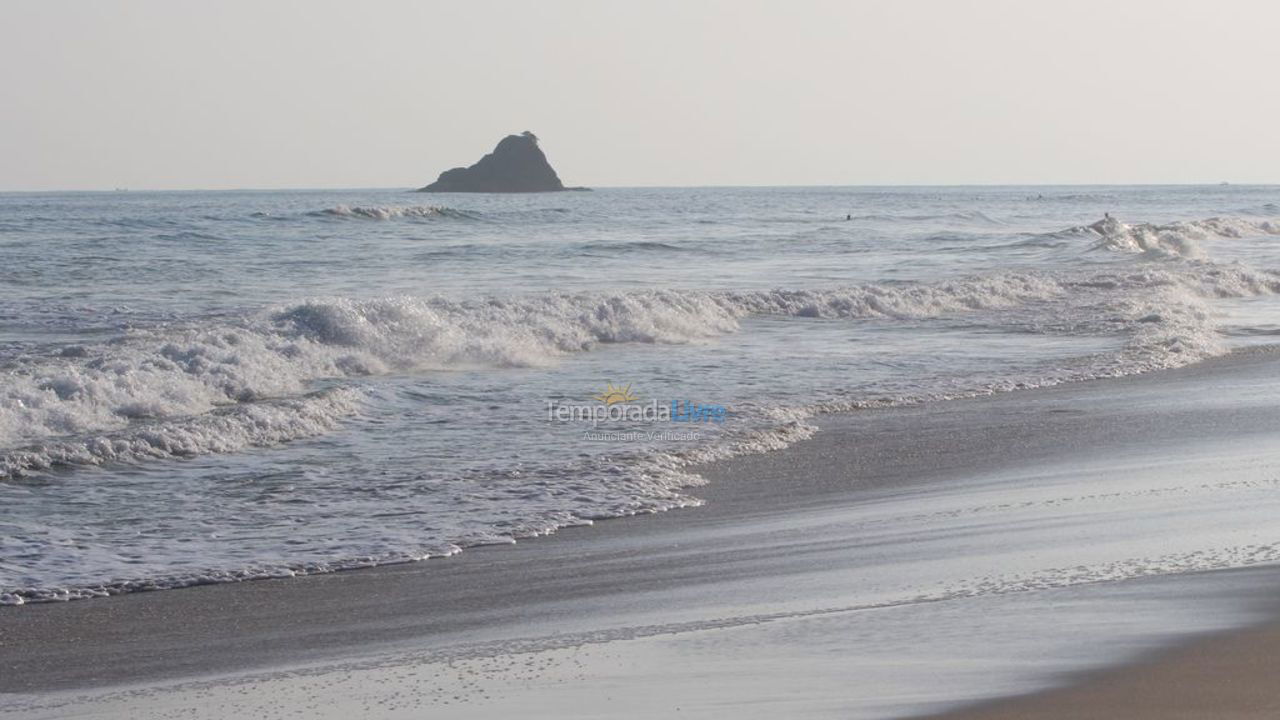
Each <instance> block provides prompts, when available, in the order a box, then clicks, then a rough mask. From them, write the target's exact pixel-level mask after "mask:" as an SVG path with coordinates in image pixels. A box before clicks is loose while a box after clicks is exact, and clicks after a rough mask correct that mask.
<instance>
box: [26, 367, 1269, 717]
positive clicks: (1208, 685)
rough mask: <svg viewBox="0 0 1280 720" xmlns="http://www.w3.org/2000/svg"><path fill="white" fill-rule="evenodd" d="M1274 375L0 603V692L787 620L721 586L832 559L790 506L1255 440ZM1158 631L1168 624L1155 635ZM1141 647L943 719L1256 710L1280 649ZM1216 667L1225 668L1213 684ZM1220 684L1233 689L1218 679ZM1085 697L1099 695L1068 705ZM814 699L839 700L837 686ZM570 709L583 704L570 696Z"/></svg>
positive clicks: (754, 583) (1137, 395) (1197, 382)
mask: <svg viewBox="0 0 1280 720" xmlns="http://www.w3.org/2000/svg"><path fill="white" fill-rule="evenodd" d="M1277 370H1280V353H1276V352H1274V351H1265V350H1264V351H1251V352H1245V353H1237V354H1235V355H1233V356H1230V357H1228V358H1223V359H1219V360H1215V361H1211V362H1208V363H1204V364H1201V365H1197V366H1193V367H1189V368H1184V369H1181V370H1176V371H1170V372H1165V373H1156V374H1151V375H1146V376H1139V377H1134V378H1125V379H1119V380H1104V381H1096V382H1089V383H1079V384H1073V385H1067V386H1060V387H1057V388H1050V389H1045V390H1034V391H1024V392H1019V393H1008V394H1002V395H996V396H991V397H984V398H977V399H972V400H964V401H954V402H948V403H938V404H932V405H927V406H918V407H910V408H897V409H888V410H877V411H868V412H863V413H855V414H850V415H844V416H832V417H828V418H823V419H822V420H821V425H822V427H823V432H821V433H819V434H818V435H817V436H816V437H815V438H813V439H811V440H808V441H804V442H801V443H798V444H797V445H795V446H793V447H792V448H789V449H787V450H785V451H781V452H777V453H772V454H769V455H763V456H750V457H742V458H736V459H733V460H730V461H726V462H722V463H717V464H715V465H713V466H710V467H707V468H704V469H702V472H703V474H704V475H706V476H707V477H708V478H709V479H710V480H711V483H710V484H709V485H708V486H706V487H702V488H695V489H694V494H696V495H698V496H699V497H702V498H705V499H706V500H707V501H708V502H707V505H706V506H704V507H701V508H697V509H691V510H684V511H676V512H669V513H663V514H659V515H653V516H641V517H634V518H624V519H619V520H611V521H608V522H603V523H599V524H597V525H596V526H594V527H590V528H577V529H570V530H565V531H562V532H561V533H559V534H557V535H555V536H553V537H549V538H540V539H536V540H530V541H524V542H521V543H519V544H517V545H515V546H500V547H490V548H477V549H471V550H468V551H466V552H464V553H463V554H461V555H460V556H456V557H454V558H449V559H445V560H432V561H427V562H425V563H416V564H410V565H401V566H388V567H383V568H375V569H371V570H360V571H351V572H344V573H337V574H332V575H323V576H313V577H307V578H298V579H289V580H267V581H258V582H250V583H238V584H230V585H213V586H204V587H197V588H189V589H184V590H174V591H163V592H153V593H138V594H132V595H125V596H118V597H113V598H107V599H99V600H88V601H77V602H72V603H66V604H44V605H29V606H25V607H18V608H0V693H21V694H23V697H24V698H26V699H30V698H32V697H35V698H39V697H40V696H41V694H48V693H58V692H60V691H76V692H81V691H86V690H89V689H93V688H112V687H122V686H150V685H157V684H163V683H166V682H170V681H179V680H184V679H189V678H201V677H206V678H207V677H215V676H231V675H235V674H240V673H245V672H250V671H265V670H270V669H273V668H287V667H296V666H303V665H308V664H324V663H337V662H344V661H348V660H352V659H359V658H366V657H371V656H375V655H378V654H381V653H393V652H400V651H421V650H423V649H424V648H425V649H432V648H448V647H452V646H455V645H459V644H476V643H496V644H501V643H511V642H513V639H518V638H529V637H535V638H536V637H546V638H552V637H562V636H567V635H570V634H572V633H573V632H574V631H576V630H583V631H590V632H593V633H597V634H599V633H603V632H606V631H607V632H615V631H617V632H621V629H625V628H635V627H640V626H642V625H643V626H644V627H659V628H660V629H659V631H656V632H655V633H653V634H663V635H670V634H673V633H674V634H679V633H681V632H685V630H686V626H687V627H688V628H692V629H700V628H708V627H710V628H714V627H722V626H724V627H730V626H735V623H737V624H739V625H752V624H759V622H760V621H757V620H754V619H752V618H754V617H757V616H756V615H752V613H757V612H761V608H762V607H764V608H766V609H768V610H769V611H770V612H773V611H776V613H775V614H776V615H778V616H783V615H785V614H786V613H787V612H789V611H790V610H789V608H790V606H789V605H788V604H787V598H786V595H785V594H780V595H778V598H781V599H778V598H775V599H773V600H771V601H770V602H772V603H773V605H772V606H768V605H767V604H766V603H765V602H764V601H763V600H760V599H759V598H757V597H754V596H751V595H749V594H747V595H736V594H734V593H736V592H738V589H739V588H743V587H746V588H758V587H773V586H786V585H787V584H788V583H789V582H791V577H792V575H793V574H794V573H798V572H799V571H800V569H807V570H808V571H815V570H821V569H822V568H823V567H825V566H826V565H825V564H826V563H830V562H831V558H832V557H836V555H832V554H830V553H832V552H833V551H832V546H833V545H839V543H841V542H845V540H843V539H841V538H839V537H829V538H823V539H822V545H821V547H818V546H816V544H815V547H812V548H804V547H797V546H795V545H791V546H785V545H783V546H780V544H779V543H780V541H779V540H778V537H780V536H781V534H782V533H783V532H784V531H785V528H786V527H787V526H788V525H789V524H790V523H791V522H792V521H793V519H796V518H803V517H808V515H807V514H813V513H826V512H829V511H830V509H831V508H837V509H838V508H840V507H844V506H849V505H853V504H856V503H860V502H866V501H868V500H869V499H870V500H874V499H875V498H876V497H877V496H878V495H880V494H882V493H889V492H892V493H899V494H900V493H902V492H911V491H912V490H911V489H912V488H914V487H920V488H927V487H934V486H936V485H937V484H938V483H946V482H949V481H952V480H953V479H956V478H962V477H972V476H981V475H984V474H989V473H999V472H1003V471H1005V470H1008V469H1010V468H1017V467H1026V466H1030V465H1037V464H1041V463H1049V462H1061V461H1068V462H1071V461H1073V460H1072V459H1073V458H1074V457H1076V456H1083V455H1085V454H1087V455H1088V456H1090V457H1107V456H1116V455H1119V456H1123V455H1125V453H1127V452H1129V451H1130V449H1131V448H1136V447H1142V448H1144V451H1146V452H1157V453H1158V452H1161V451H1162V448H1164V449H1167V450H1168V451H1169V452H1170V453H1174V452H1175V451H1178V452H1181V451H1184V450H1185V449H1186V448H1188V447H1189V446H1191V445H1193V444H1194V443H1196V442H1211V441H1214V440H1232V441H1237V440H1240V439H1241V438H1246V439H1247V438H1251V437H1252V438H1256V439H1258V440H1260V441H1264V442H1265V443H1268V444H1274V442H1275V438H1276V437H1277V436H1278V435H1280V405H1278V404H1277V403H1276V402H1274V400H1275V395H1276V393H1277V392H1278V390H1277V387H1276V386H1277V385H1280V383H1278V382H1277V380H1276V378H1277V377H1280V375H1277V372H1276V371H1277ZM836 549H837V550H838V549H839V548H838V547H837V548H836ZM806 553H808V555H806ZM832 572H833V573H836V572H838V570H832ZM1233 572H1236V571H1227V572H1226V573H1217V574H1216V575H1220V576H1222V577H1227V576H1229V575H1231V573H1233ZM819 574H820V573H819ZM1245 574H1246V575H1249V576H1250V577H1251V580H1250V582H1251V583H1253V586H1259V587H1262V588H1264V589H1265V588H1272V589H1273V588H1275V587H1277V586H1280V577H1277V576H1275V574H1274V573H1273V572H1272V571H1271V570H1269V569H1262V570H1255V571H1248V572H1247V573H1245ZM1215 582H1216V581H1215ZM1224 592H1226V591H1224ZM717 593H720V594H721V595H722V596H723V600H718V601H717V602H719V603H720V604H721V605H723V608H722V613H723V615H722V616H723V617H724V618H726V620H724V621H723V622H721V624H719V625H717V624H716V622H719V621H716V622H707V620H706V617H705V613H703V614H699V613H697V612H694V611H693V610H688V611H686V606H685V605H684V604H682V603H684V602H686V601H688V600H689V598H693V597H699V598H705V596H707V595H708V594H711V595H715V594H717ZM1267 595H1268V593H1267V592H1265V591H1259V593H1258V597H1255V598H1252V599H1251V600H1250V602H1251V603H1252V605H1253V607H1254V610H1255V611H1258V608H1262V607H1263V606H1265V607H1266V608H1268V609H1269V608H1270V607H1271V604H1270V603H1269V601H1268V598H1267ZM699 602H703V603H706V602H708V601H706V600H705V599H703V600H699ZM689 607H693V605H692V604H690V605H689ZM761 617H763V616H761ZM770 617H772V616H770ZM734 618H746V619H745V620H742V621H741V622H739V621H738V620H734ZM646 623H647V624H646ZM1237 624H1238V623H1237ZM624 626H625V627H624ZM646 632H647V631H646ZM1178 635H1180V633H1178V632H1173V631H1171V632H1170V633H1169V638H1168V639H1166V640H1165V641H1164V642H1165V644H1166V646H1167V644H1168V643H1169V642H1172V641H1173V640H1176V639H1177V636H1178ZM622 636H625V637H645V636H646V635H645V632H631V633H630V634H629V635H627V634H626V633H623V635H622ZM593 642H594V641H593ZM1143 647H1144V648H1145V651H1143V652H1138V651H1137V650H1133V651H1129V652H1126V653H1123V654H1124V657H1126V658H1129V659H1131V658H1133V657H1134V656H1136V655H1140V656H1141V657H1142V658H1143V659H1144V660H1143V661H1142V662H1139V663H1138V664H1136V665H1135V664H1130V665H1127V666H1126V667H1124V668H1122V669H1120V670H1114V671H1106V672H1102V673H1098V672H1093V673H1091V674H1088V675H1084V676H1081V675H1079V674H1078V673H1077V674H1074V675H1064V676H1062V678H1061V681H1073V682H1074V681H1078V680H1080V679H1081V678H1084V680H1083V684H1080V685H1078V686H1077V687H1075V688H1073V689H1067V690H1052V691H1048V692H1045V693H1043V694H1040V695H1032V696H1029V697H1025V698H1019V699H1015V700H1008V701H999V702H996V703H993V704H989V705H983V706H981V707H979V708H977V709H973V710H967V711H964V712H961V713H958V714H954V715H949V716H947V717H954V718H979V717H992V718H997V717H1093V716H1097V715H1096V714H1095V712H1094V711H1092V710H1086V709H1084V708H1087V707H1107V708H1109V710H1110V711H1111V712H1110V714H1111V715H1112V716H1116V717H1142V715H1141V714H1140V712H1139V711H1140V710H1149V709H1151V707H1152V706H1151V705H1149V704H1148V702H1155V700H1151V701H1148V700H1146V699H1144V698H1155V697H1168V698H1176V697H1179V696H1178V695H1175V694H1172V693H1173V692H1174V690H1175V689H1176V690H1177V691H1178V692H1183V693H1186V692H1192V691H1193V690H1194V689H1195V688H1196V687H1197V685H1196V683H1197V682H1198V683H1200V685H1201V686H1202V687H1203V688H1205V689H1204V691H1203V693H1202V694H1200V695H1198V697H1201V698H1202V699H1205V698H1209V699H1210V700H1205V702H1208V703H1209V705H1203V704H1202V705H1195V704H1194V703H1192V702H1190V701H1187V702H1180V703H1178V704H1177V709H1178V711H1180V712H1183V715H1177V714H1175V713H1174V712H1173V711H1172V710H1169V709H1167V708H1166V710H1165V711H1164V712H1162V713H1159V714H1156V715H1153V716H1158V717H1182V716H1187V717H1190V716H1193V715H1187V714H1186V712H1190V710H1189V709H1191V708H1196V707H1200V708H1204V707H1211V708H1212V710H1213V712H1214V715H1213V717H1242V718H1243V717H1264V716H1265V717H1274V716H1275V713H1274V712H1271V711H1264V710H1263V709H1260V708H1270V707H1274V702H1275V697H1276V696H1277V695H1280V691H1271V690H1269V688H1270V685H1269V684H1268V683H1267V682H1263V680H1264V679H1266V680H1269V678H1265V675H1264V673H1265V660H1266V659H1267V658H1268V657H1275V656H1276V653H1280V630H1278V629H1277V627H1276V626H1274V625H1269V626H1264V627H1262V629H1258V630H1250V631H1243V632H1242V631H1232V632H1229V633H1226V634H1222V635H1214V636H1213V637H1212V639H1209V640H1207V641H1204V642H1203V643H1201V644H1196V645H1193V646H1191V647H1190V648H1179V649H1176V650H1173V651H1161V652H1160V653H1157V654H1155V655H1153V654H1152V653H1153V652H1155V651H1154V650H1152V649H1151V648H1150V647H1149V646H1143ZM1153 657H1154V658H1156V659H1155V661H1154V662H1151V661H1150V659H1151V658H1153ZM1242 663H1243V664H1242ZM1202 665H1203V674H1202V673H1201V669H1200V668H1201V666H1202ZM783 672H785V671H783ZM1222 673H1231V675H1230V677H1231V682H1230V683H1228V682H1227V681H1226V680H1223V679H1221V678H1222V677H1223V676H1222ZM635 682H642V680H636V681H635ZM1237 686H1238V687H1239V691H1238V692H1225V691H1223V688H1228V687H1232V688H1235V687H1237ZM739 690H741V689H739ZM1073 693H1074V694H1073ZM1004 694H1009V693H1004ZM13 697H17V696H13ZM1072 698H1076V700H1072ZM1081 698H1083V699H1081ZM1089 698H1100V699H1102V700H1099V701H1100V702H1101V701H1105V702H1106V703H1109V704H1108V705H1101V706H1088V705H1073V704H1071V703H1072V702H1085V701H1086V700H1088V699H1089ZM824 700H825V701H826V702H827V704H828V705H831V706H833V707H838V706H839V702H840V698H839V697H831V698H824ZM954 700H955V702H957V703H959V702H965V701H969V702H971V701H972V699H966V698H955V699H954ZM1236 701H1238V703H1237V702H1236ZM1126 702H1128V703H1129V704H1128V705H1125V704H1124V703H1126ZM583 703H585V705H584V707H587V708H591V707H592V705H591V701H590V699H586V700H584V701H583ZM1268 703H1271V704H1268ZM824 707H825V706H824ZM1069 708H1078V709H1076V710H1069ZM11 709H13V710H17V711H20V710H22V708H21V707H15V708H11ZM597 710H598V714H608V711H607V710H606V709H604V708H597ZM5 713H6V705H5V698H4V696H0V714H5ZM131 713H132V714H136V708H135V709H134V710H133V711H131ZM1036 713H1038V714H1036ZM1055 713H1056V714H1055ZM1233 713H1234V714H1233ZM1258 713H1263V714H1258ZM37 715H38V713H37V714H36V715H32V716H37ZM39 716H45V715H39ZM47 716H49V717H54V716H56V715H47ZM122 716H127V715H122ZM1194 716H1196V717H1203V716H1204V715H1203V712H1202V713H1201V714H1199V715H1194Z"/></svg>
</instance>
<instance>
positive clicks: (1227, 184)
mask: <svg viewBox="0 0 1280 720" xmlns="http://www.w3.org/2000/svg"><path fill="white" fill-rule="evenodd" d="M582 187H585V188H586V189H588V190H661V189H669V190H706V189H725V190H734V189H743V190H747V189H768V188H793V189H814V188H1015V187H1280V182H1240V183H1236V182H1229V181H1215V182H1163V183H1162V182H1133V183H1115V182H1090V183H1080V182H1065V183H1055V182H1032V183H1006V182H998V183H997V182H992V183H853V184H840V185H832V184H784V185H722V184H706V185H587V186H582ZM344 191H346V192H353V191H364V192H367V191H380V192H381V191H396V192H406V193H417V192H419V188H418V187H409V186H403V185H395V186H365V187H359V186H351V187H342V186H322V187H314V186H313V187H285V186H279V187H224V188H208V187H182V188H151V187H140V188H133V187H117V188H89V189H84V188H81V189H72V188H48V189H40V190H8V189H0V194H2V195H36V194H40V193H86V194H89V193H106V194H116V193H130V192H137V193H166V192H172V193H182V192H344ZM555 192H567V190H566V191H556V190H550V191H546V192H514V193H467V192H460V193H435V192H433V193H423V194H426V195H545V194H549V193H555Z"/></svg>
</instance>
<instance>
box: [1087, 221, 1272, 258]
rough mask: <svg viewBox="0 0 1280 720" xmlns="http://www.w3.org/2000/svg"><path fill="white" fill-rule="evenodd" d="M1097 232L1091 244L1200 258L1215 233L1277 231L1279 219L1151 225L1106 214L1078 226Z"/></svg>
mask: <svg viewBox="0 0 1280 720" xmlns="http://www.w3.org/2000/svg"><path fill="white" fill-rule="evenodd" d="M1078 230H1081V231H1088V232H1090V233H1093V234H1094V235H1097V236H1098V241H1097V244H1096V245H1095V246H1094V247H1095V248H1098V249H1103V250H1119V251H1124V252H1137V253H1143V254H1146V255H1148V256H1151V257H1182V258H1202V257H1204V256H1205V252H1204V248H1203V244H1204V242H1205V241H1206V240H1210V239H1212V238H1214V237H1220V238H1240V237H1248V236H1254V235H1280V223H1276V222H1273V221H1270V220H1262V221H1254V220H1245V219H1243V218H1208V219H1205V220H1189V221H1184V222H1176V223H1170V224H1167V225H1153V224H1151V223H1134V224H1129V223H1123V222H1121V221H1120V220H1118V219H1116V218H1114V217H1106V218H1103V219H1102V220H1099V221H1098V222H1096V223H1094V224H1092V225H1089V226H1088V227H1087V228H1078Z"/></svg>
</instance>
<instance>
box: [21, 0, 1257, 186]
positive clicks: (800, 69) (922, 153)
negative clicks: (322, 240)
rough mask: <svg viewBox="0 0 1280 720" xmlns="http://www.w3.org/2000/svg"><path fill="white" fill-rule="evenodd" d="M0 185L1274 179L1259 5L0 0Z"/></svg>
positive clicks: (1146, 0) (915, 0)
mask: <svg viewBox="0 0 1280 720" xmlns="http://www.w3.org/2000/svg"><path fill="white" fill-rule="evenodd" d="M0 18H2V19H3V20H2V21H0V190H51V189H68V190H70V189H86V190H91V189H112V188H116V187H127V188H130V189H188V188H203V189H221V188H325V187H334V188H355V187H415V186H421V185H425V184H426V183H428V182H431V181H432V180H434V179H435V177H436V176H437V175H438V174H439V173H440V171H442V170H445V169H447V168H450V167H455V166H460V165H469V164H471V163H472V162H474V161H476V160H477V159H479V157H480V156H481V155H483V154H484V153H486V152H488V151H490V150H491V149H492V148H493V146H494V145H495V144H496V143H497V141H498V140H499V139H501V138H502V137H503V136H504V135H507V134H511V133H518V132H521V131H524V130H532V131H533V132H535V133H536V134H537V135H538V136H539V137H540V138H541V140H542V147H543V149H544V150H545V151H546V153H547V155H548V157H549V159H550V160H551V162H552V164H553V165H554V166H555V167H556V169H557V171H558V172H559V174H560V177H561V178H562V179H563V180H564V181H565V183H566V184H570V185H588V186H637V185H676V186H679V185H881V184H971V183H972V184H992V183H995V184H1022V183H1048V184H1053V183H1202V182H1205V183H1216V182H1222V181H1230V182H1234V183H1268V182H1277V181H1280V131H1278V130H1277V129H1276V128H1277V122H1278V121H1280V92H1276V90H1275V85H1276V73H1277V70H1278V69H1280V42H1276V39H1275V30H1276V28H1277V27H1280V3H1276V2H1274V1H1273V0H1252V1H1245V0H1215V2H1204V1H1197V2H1183V1H1182V0H1109V1H1107V2H1095V1H1094V0H1072V1H1071V2H1062V1H1060V0H1053V1H1048V0H1046V1H1039V0H1017V1H1013V0H1010V1H1004V0H970V1H966V0H890V1H879V0H847V1H845V2H824V1H820V0H787V1H785V2H783V1H776V2H754V1H752V0H679V1H675V2H670V1H666V0H644V1H643V2H641V1H637V0H626V1H623V0H616V1H611V0H538V1H537V2H533V1H517V0H509V1H506V2H498V1H493V0H466V1H465V2H463V1H462V0H451V1H449V2H433V1H429V0H413V1H408V0H405V1H399V0H386V1H380V0H368V1H362V2H351V1H343V2H327V1H325V0H306V1H305V2H303V1H299V2H288V1H285V0H254V1H253V2H242V1H240V0H219V1H218V2H208V1H207V0H200V1H198V2H197V1H192V0H136V1H130V0H119V1H118V2H106V1H102V2H90V1H89V0H83V1H80V2H76V1H72V0H0Z"/></svg>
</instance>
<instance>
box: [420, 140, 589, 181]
mask: <svg viewBox="0 0 1280 720" xmlns="http://www.w3.org/2000/svg"><path fill="white" fill-rule="evenodd" d="M561 190H586V188H567V187H565V186H564V183H562V182H560V176H558V175H556V171H555V169H553V168H552V167H551V163H549V162H547V156H546V155H544V154H543V152H542V148H539V147H538V136H536V135H534V134H533V133H531V132H529V131H528V130H526V131H524V132H523V133H521V134H519V135H508V136H506V137H504V138H502V140H501V141H500V142H499V143H498V146H497V147H495V148H494V149H493V152H491V153H489V154H488V155H485V156H484V157H482V158H480V160H479V161H478V162H476V164H474V165H472V166H471V167H465V168H453V169H452V170H445V171H444V172H442V173H440V177H439V179H437V180H436V181H435V182H433V183H431V184H430V185H428V186H426V187H424V188H420V189H419V190H418V192H490V193H518V192H557V191H561Z"/></svg>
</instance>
